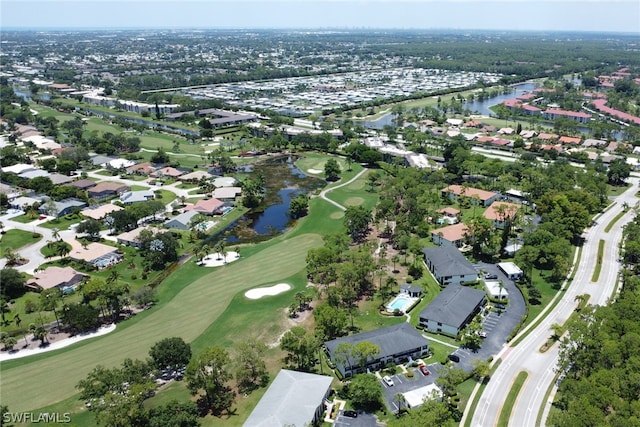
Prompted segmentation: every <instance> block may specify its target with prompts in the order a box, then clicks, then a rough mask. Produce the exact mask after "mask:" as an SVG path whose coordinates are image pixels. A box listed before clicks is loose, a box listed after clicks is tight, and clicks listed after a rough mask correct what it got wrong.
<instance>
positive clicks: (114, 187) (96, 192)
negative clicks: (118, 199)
mask: <svg viewBox="0 0 640 427" xmlns="http://www.w3.org/2000/svg"><path fill="white" fill-rule="evenodd" d="M129 190H131V188H130V187H129V186H128V185H126V184H120V183H118V182H108V181H104V182H99V183H98V184H96V185H95V186H94V187H91V188H90V189H88V190H87V195H88V196H89V198H90V199H96V200H104V199H108V198H110V197H114V196H119V195H120V194H122V193H124V192H125V191H129Z"/></svg>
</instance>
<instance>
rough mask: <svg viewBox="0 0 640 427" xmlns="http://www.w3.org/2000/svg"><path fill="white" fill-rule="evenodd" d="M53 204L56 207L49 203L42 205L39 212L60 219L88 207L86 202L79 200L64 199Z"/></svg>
mask: <svg viewBox="0 0 640 427" xmlns="http://www.w3.org/2000/svg"><path fill="white" fill-rule="evenodd" d="M53 203H54V206H50V203H49V202H47V203H44V204H42V205H40V209H39V212H40V213H41V214H43V215H51V216H56V217H58V218H60V217H61V216H65V215H66V214H68V213H71V212H73V211H74V210H76V209H77V210H78V212H79V211H80V209H82V208H84V207H86V206H87V204H86V203H85V202H83V201H82V200H78V199H64V200H60V201H59V202H53ZM52 208H53V209H52Z"/></svg>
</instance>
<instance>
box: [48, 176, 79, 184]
mask: <svg viewBox="0 0 640 427" xmlns="http://www.w3.org/2000/svg"><path fill="white" fill-rule="evenodd" d="M49 179H50V180H51V182H52V183H53V185H65V184H69V183H70V182H73V180H74V179H75V178H74V177H72V176H67V175H62V174H61V173H51V174H49Z"/></svg>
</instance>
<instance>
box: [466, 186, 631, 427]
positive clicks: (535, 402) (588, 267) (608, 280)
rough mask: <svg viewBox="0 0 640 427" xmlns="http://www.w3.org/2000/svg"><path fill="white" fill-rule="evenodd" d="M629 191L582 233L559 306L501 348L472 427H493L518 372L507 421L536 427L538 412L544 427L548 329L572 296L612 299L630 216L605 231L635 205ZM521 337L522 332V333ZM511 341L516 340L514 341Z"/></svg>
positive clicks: (553, 359)
mask: <svg viewBox="0 0 640 427" xmlns="http://www.w3.org/2000/svg"><path fill="white" fill-rule="evenodd" d="M629 181H630V182H631V183H632V186H631V187H630V188H629V189H628V190H627V191H625V192H624V193H623V194H621V195H620V196H618V197H616V198H615V201H616V204H615V205H614V206H613V207H612V208H611V209H609V210H608V211H606V212H604V213H603V214H602V215H601V216H600V217H599V218H598V220H597V221H598V223H597V224H596V225H595V226H594V227H592V228H591V229H590V230H588V232H587V240H586V242H585V244H584V247H583V250H582V259H581V260H579V261H580V264H579V265H578V267H577V268H576V270H575V276H574V279H573V281H572V283H571V284H570V286H568V287H567V288H566V290H565V291H564V292H561V293H560V295H562V297H561V300H560V302H559V303H558V305H556V306H555V307H554V308H553V310H551V312H549V314H548V315H547V316H546V317H545V318H544V320H542V322H541V323H540V324H539V325H538V326H537V327H536V328H535V329H533V331H531V332H530V333H529V335H528V336H527V337H526V338H525V339H524V340H523V341H522V342H521V343H520V344H518V345H517V346H516V347H510V346H506V347H505V348H503V350H502V351H501V352H500V354H499V355H498V357H496V360H497V359H498V358H501V359H502V363H501V364H500V366H499V367H498V369H497V370H496V372H495V373H494V374H493V376H492V377H491V380H490V381H489V383H488V384H487V387H486V389H485V390H484V393H483V394H482V396H481V398H480V400H479V402H478V405H477V407H476V410H475V413H474V414H473V419H472V422H471V425H472V426H477V427H487V426H495V425H497V422H498V419H499V417H500V412H501V410H502V405H503V403H504V402H505V401H506V399H507V395H508V394H509V393H510V391H511V386H512V383H513V381H514V379H515V378H516V376H517V375H518V373H519V372H521V371H526V372H528V374H529V375H528V377H527V380H526V381H525V383H524V385H523V387H522V388H521V390H520V394H519V395H518V397H517V400H516V404H515V406H514V407H513V410H512V412H511V416H510V419H509V425H510V426H518V427H525V426H536V425H537V424H536V420H537V418H538V414H539V412H540V411H541V410H542V411H543V414H542V416H541V422H540V424H541V425H544V424H545V420H546V415H547V413H548V405H549V404H550V402H544V398H545V393H546V391H547V390H548V388H549V386H550V385H551V384H552V382H553V380H554V378H555V367H556V364H557V361H558V353H559V348H558V347H559V346H558V345H557V344H556V345H554V346H553V347H552V348H550V349H549V350H547V351H546V352H545V353H541V352H540V351H539V349H540V347H541V346H542V345H543V344H544V343H545V342H546V341H547V338H549V336H550V335H551V325H553V324H554V323H558V324H563V323H564V322H565V321H566V320H567V319H568V318H569V316H570V315H571V313H572V312H573V310H574V308H575V306H576V296H578V295H582V294H589V295H590V299H589V304H598V305H604V304H606V303H607V301H608V300H609V298H610V297H611V296H612V294H613V292H614V289H615V285H616V279H617V276H618V274H619V271H620V265H619V263H618V261H617V259H618V245H619V243H620V241H621V240H622V228H623V225H624V224H626V223H627V222H629V221H631V220H632V219H633V216H634V210H633V209H629V211H628V212H627V213H626V214H625V215H624V216H623V217H622V218H620V219H619V220H618V221H617V222H616V224H615V225H614V226H613V227H612V229H611V230H610V231H609V232H608V233H607V232H605V231H604V230H605V227H606V226H607V225H608V224H609V222H611V220H612V219H613V218H614V217H615V216H616V215H618V214H619V213H620V212H621V211H622V205H623V203H625V202H626V203H627V204H628V205H629V206H631V207H633V206H635V205H636V203H637V202H638V199H637V198H636V197H635V194H636V192H637V191H638V179H637V178H632V179H630V180H629ZM601 239H602V240H604V241H605V249H604V256H603V261H602V269H601V272H600V276H599V278H598V280H597V281H596V282H592V281H591V277H592V275H593V270H594V266H595V259H596V257H597V252H598V243H599V241H600V240H601ZM523 332H524V331H523ZM516 339H517V337H516Z"/></svg>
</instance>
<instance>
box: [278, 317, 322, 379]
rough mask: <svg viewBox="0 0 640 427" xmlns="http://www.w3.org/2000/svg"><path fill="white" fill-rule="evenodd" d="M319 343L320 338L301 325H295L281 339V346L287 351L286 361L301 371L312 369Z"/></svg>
mask: <svg viewBox="0 0 640 427" xmlns="http://www.w3.org/2000/svg"><path fill="white" fill-rule="evenodd" d="M318 345H319V343H318V340H317V339H316V338H315V337H314V336H313V335H311V334H309V333H307V331H306V329H304V328H303V327H301V326H294V327H293V328H291V329H290V330H288V331H287V332H285V334H284V335H283V336H282V338H281V339H280V348H281V349H282V350H284V351H286V352H287V356H286V357H285V363H287V364H291V365H293V366H294V367H295V368H296V369H297V370H300V371H309V370H310V369H311V367H312V366H313V364H314V363H315V359H316V357H315V355H316V350H317V349H318Z"/></svg>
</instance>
